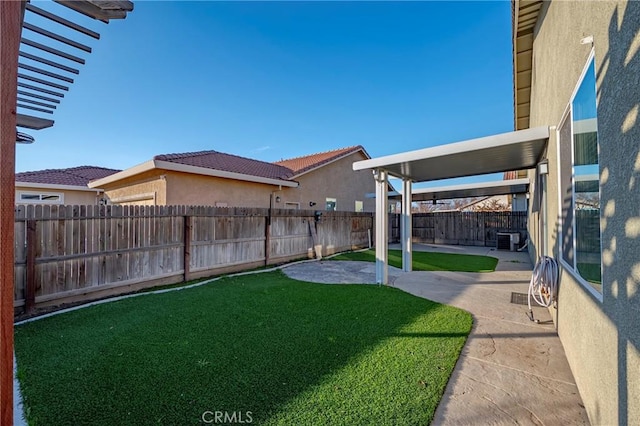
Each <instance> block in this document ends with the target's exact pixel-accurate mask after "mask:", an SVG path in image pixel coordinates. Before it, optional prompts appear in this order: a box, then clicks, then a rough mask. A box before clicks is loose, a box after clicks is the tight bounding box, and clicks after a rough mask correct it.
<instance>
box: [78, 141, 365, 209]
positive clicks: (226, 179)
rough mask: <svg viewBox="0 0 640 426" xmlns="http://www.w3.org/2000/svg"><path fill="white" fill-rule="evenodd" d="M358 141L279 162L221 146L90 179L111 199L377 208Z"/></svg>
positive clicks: (123, 201) (163, 157)
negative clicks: (359, 167) (356, 165)
mask: <svg viewBox="0 0 640 426" xmlns="http://www.w3.org/2000/svg"><path fill="white" fill-rule="evenodd" d="M368 158H369V155H368V154H367V152H366V151H365V150H364V148H363V147H362V146H353V147H347V148H342V149H336V150H332V151H327V152H322V153H316V154H312V155H308V156H303V157H298V158H293V159H289V160H282V161H279V162H276V163H268V162H264V161H259V160H254V159H250V158H245V157H239V156H236V155H231V154H225V153H222V152H217V151H200V152H190V153H183V154H167V155H157V156H155V157H154V158H153V159H151V160H149V161H147V162H145V163H142V164H139V165H137V166H134V167H131V168H129V169H126V170H123V171H121V172H119V173H115V174H112V175H110V176H106V177H104V178H102V179H97V180H94V181H92V182H91V183H89V187H90V188H102V189H103V190H104V194H105V196H106V197H107V198H108V199H109V202H110V203H112V204H120V205H125V204H148V205H211V206H218V207H269V206H271V207H273V208H291V209H313V210H337V211H373V209H374V204H375V202H374V201H373V200H371V199H367V198H365V194H366V193H368V192H371V191H372V190H373V188H374V181H373V176H372V175H371V173H370V172H368V173H367V172H356V171H353V169H352V167H351V164H352V163H353V162H354V161H359V160H363V159H368Z"/></svg>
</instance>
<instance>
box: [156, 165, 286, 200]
mask: <svg viewBox="0 0 640 426" xmlns="http://www.w3.org/2000/svg"><path fill="white" fill-rule="evenodd" d="M166 182H167V199H166V204H167V205H183V204H184V205H196V206H215V205H216V203H219V204H218V205H219V206H221V207H263V208H264V207H269V197H270V195H269V194H270V193H271V191H275V190H277V189H278V187H276V186H273V185H265V184H261V183H253V182H245V181H239V180H232V179H223V178H218V177H213V176H202V175H194V174H190V173H180V172H166Z"/></svg>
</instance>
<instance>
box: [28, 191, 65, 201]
mask: <svg viewBox="0 0 640 426" xmlns="http://www.w3.org/2000/svg"><path fill="white" fill-rule="evenodd" d="M63 203H64V194H62V193H59V192H50V193H40V192H26V191H19V192H18V200H17V204H63Z"/></svg>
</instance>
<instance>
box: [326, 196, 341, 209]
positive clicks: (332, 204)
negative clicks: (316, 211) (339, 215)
mask: <svg viewBox="0 0 640 426" xmlns="http://www.w3.org/2000/svg"><path fill="white" fill-rule="evenodd" d="M337 207H338V205H337V202H336V199H335V198H327V199H326V209H325V210H330V211H336V208H337Z"/></svg>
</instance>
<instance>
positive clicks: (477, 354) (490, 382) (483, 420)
mask: <svg viewBox="0 0 640 426" xmlns="http://www.w3.org/2000/svg"><path fill="white" fill-rule="evenodd" d="M390 248H397V247H393V246H390ZM414 250H416V251H421V250H422V251H429V250H431V251H440V252H451V253H460V254H482V255H489V256H494V257H497V258H498V259H499V262H498V266H497V268H496V271H495V272H493V273H458V272H410V273H402V272H401V271H400V270H397V269H395V268H393V269H391V268H390V270H389V276H390V280H389V281H390V282H391V285H393V286H395V287H398V288H400V289H402V290H404V291H406V292H408V293H411V294H414V295H416V296H419V297H424V298H426V299H430V300H435V301H437V302H441V303H446V304H448V305H452V306H456V307H459V308H462V309H465V310H466V311H468V312H470V313H471V314H472V315H473V319H474V325H473V329H472V331H471V334H470V335H469V339H468V340H467V343H466V345H465V347H464V349H463V352H462V355H461V357H460V359H459V361H458V364H457V365H456V367H455V369H454V371H453V374H452V376H451V379H450V380H449V383H448V385H447V388H446V390H445V394H444V397H443V399H442V401H441V402H440V405H439V406H438V409H437V410H436V414H435V418H434V421H433V424H434V425H479V424H482V425H514V424H520V425H556V424H562V425H582V424H589V421H588V419H587V415H586V412H585V410H584V407H583V406H582V400H581V398H580V395H579V394H578V389H577V387H576V385H575V381H574V380H573V375H572V374H571V370H570V369H569V365H568V363H567V360H566V358H565V355H564V350H563V348H562V345H561V343H560V340H559V338H558V335H557V333H556V332H555V329H554V326H553V323H552V322H551V316H550V315H549V312H548V311H547V309H546V308H541V307H536V308H534V315H535V318H536V319H538V320H539V321H540V323H539V324H537V323H534V322H531V321H530V320H529V318H528V317H527V315H526V313H527V311H528V308H527V306H523V305H517V304H512V303H511V293H512V292H517V293H527V290H528V284H529V280H530V278H531V269H532V265H531V263H530V261H529V258H528V255H527V254H525V253H515V252H508V251H506V252H505V251H497V250H494V249H489V248H486V247H462V246H433V245H421V244H416V245H414ZM357 264H359V265H357ZM283 270H284V272H285V273H287V275H289V276H290V277H292V278H295V279H300V280H305V281H315V282H325V283H329V282H332V283H346V282H350V283H372V282H375V269H374V266H373V264H366V263H362V262H337V261H336V262H334V261H321V262H312V263H306V264H300V265H294V266H292V267H288V268H284V269H283ZM341 271H342V272H341Z"/></svg>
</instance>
